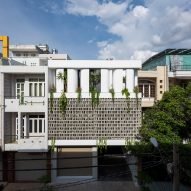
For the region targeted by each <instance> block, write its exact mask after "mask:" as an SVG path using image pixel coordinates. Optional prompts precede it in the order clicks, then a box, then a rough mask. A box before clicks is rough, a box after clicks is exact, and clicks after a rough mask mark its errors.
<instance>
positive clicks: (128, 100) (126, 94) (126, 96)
mask: <svg viewBox="0 0 191 191" xmlns="http://www.w3.org/2000/svg"><path fill="white" fill-rule="evenodd" d="M121 93H122V95H125V98H126V100H127V107H128V112H129V111H130V93H129V90H128V88H124V89H122V91H121Z"/></svg>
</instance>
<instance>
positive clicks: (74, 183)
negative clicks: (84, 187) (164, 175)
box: [28, 160, 162, 191]
mask: <svg viewBox="0 0 191 191" xmlns="http://www.w3.org/2000/svg"><path fill="white" fill-rule="evenodd" d="M161 163H162V161H161V160H160V161H158V162H156V163H153V164H152V165H151V164H147V165H145V166H144V167H143V169H148V168H152V167H155V166H158V165H160V164H161ZM133 171H135V170H133ZM131 172H132V171H130V170H128V171H125V172H119V173H112V174H109V175H107V177H114V178H115V177H118V176H121V175H125V174H126V175H127V174H130V173H131ZM95 181H98V180H97V179H95V178H90V179H84V180H79V181H75V182H70V183H65V184H59V185H55V186H54V185H52V186H48V188H58V189H60V188H67V187H72V186H78V185H81V184H86V183H91V182H95ZM41 188H42V187H41ZM41 188H39V189H41ZM29 190H34V189H29ZM29 190H28V191H29Z"/></svg>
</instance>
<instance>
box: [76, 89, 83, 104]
mask: <svg viewBox="0 0 191 191" xmlns="http://www.w3.org/2000/svg"><path fill="white" fill-rule="evenodd" d="M76 92H77V93H78V96H77V100H78V102H80V101H81V92H82V88H80V87H78V88H77V90H76Z"/></svg>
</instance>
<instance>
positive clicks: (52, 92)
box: [49, 86, 56, 113]
mask: <svg viewBox="0 0 191 191" xmlns="http://www.w3.org/2000/svg"><path fill="white" fill-rule="evenodd" d="M49 92H50V112H51V113H52V112H53V106H54V105H53V103H54V93H55V92H56V88H55V87H54V86H52V88H51V89H50V91H49Z"/></svg>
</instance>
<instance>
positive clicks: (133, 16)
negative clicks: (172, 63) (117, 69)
mask: <svg viewBox="0 0 191 191" xmlns="http://www.w3.org/2000/svg"><path fill="white" fill-rule="evenodd" d="M135 2H136V1H135ZM54 7H55V6H53V9H54ZM60 10H61V11H62V13H63V14H65V13H68V14H73V15H80V16H87V17H88V16H94V17H96V18H97V19H98V21H99V22H100V23H101V24H103V25H105V26H106V30H107V32H108V33H111V34H113V35H116V36H118V37H119V38H118V40H116V41H109V40H108V39H106V41H104V42H103V41H102V42H98V43H97V46H98V48H99V55H98V58H100V59H106V58H111V57H112V58H115V59H129V58H133V59H141V60H145V59H146V58H148V57H150V56H151V55H153V54H155V53H156V52H157V51H161V50H163V49H166V48H189V47H190V40H191V32H190V28H191V1H190V0H173V1H172V0H160V1H159V0H145V2H144V4H142V5H137V4H133V1H132V0H123V1H118V2H116V1H115V2H114V1H111V0H105V1H97V0H91V1H89V0H80V1H79V0H67V1H65V4H64V7H63V6H62V7H61V8H60V9H59V11H60Z"/></svg>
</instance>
